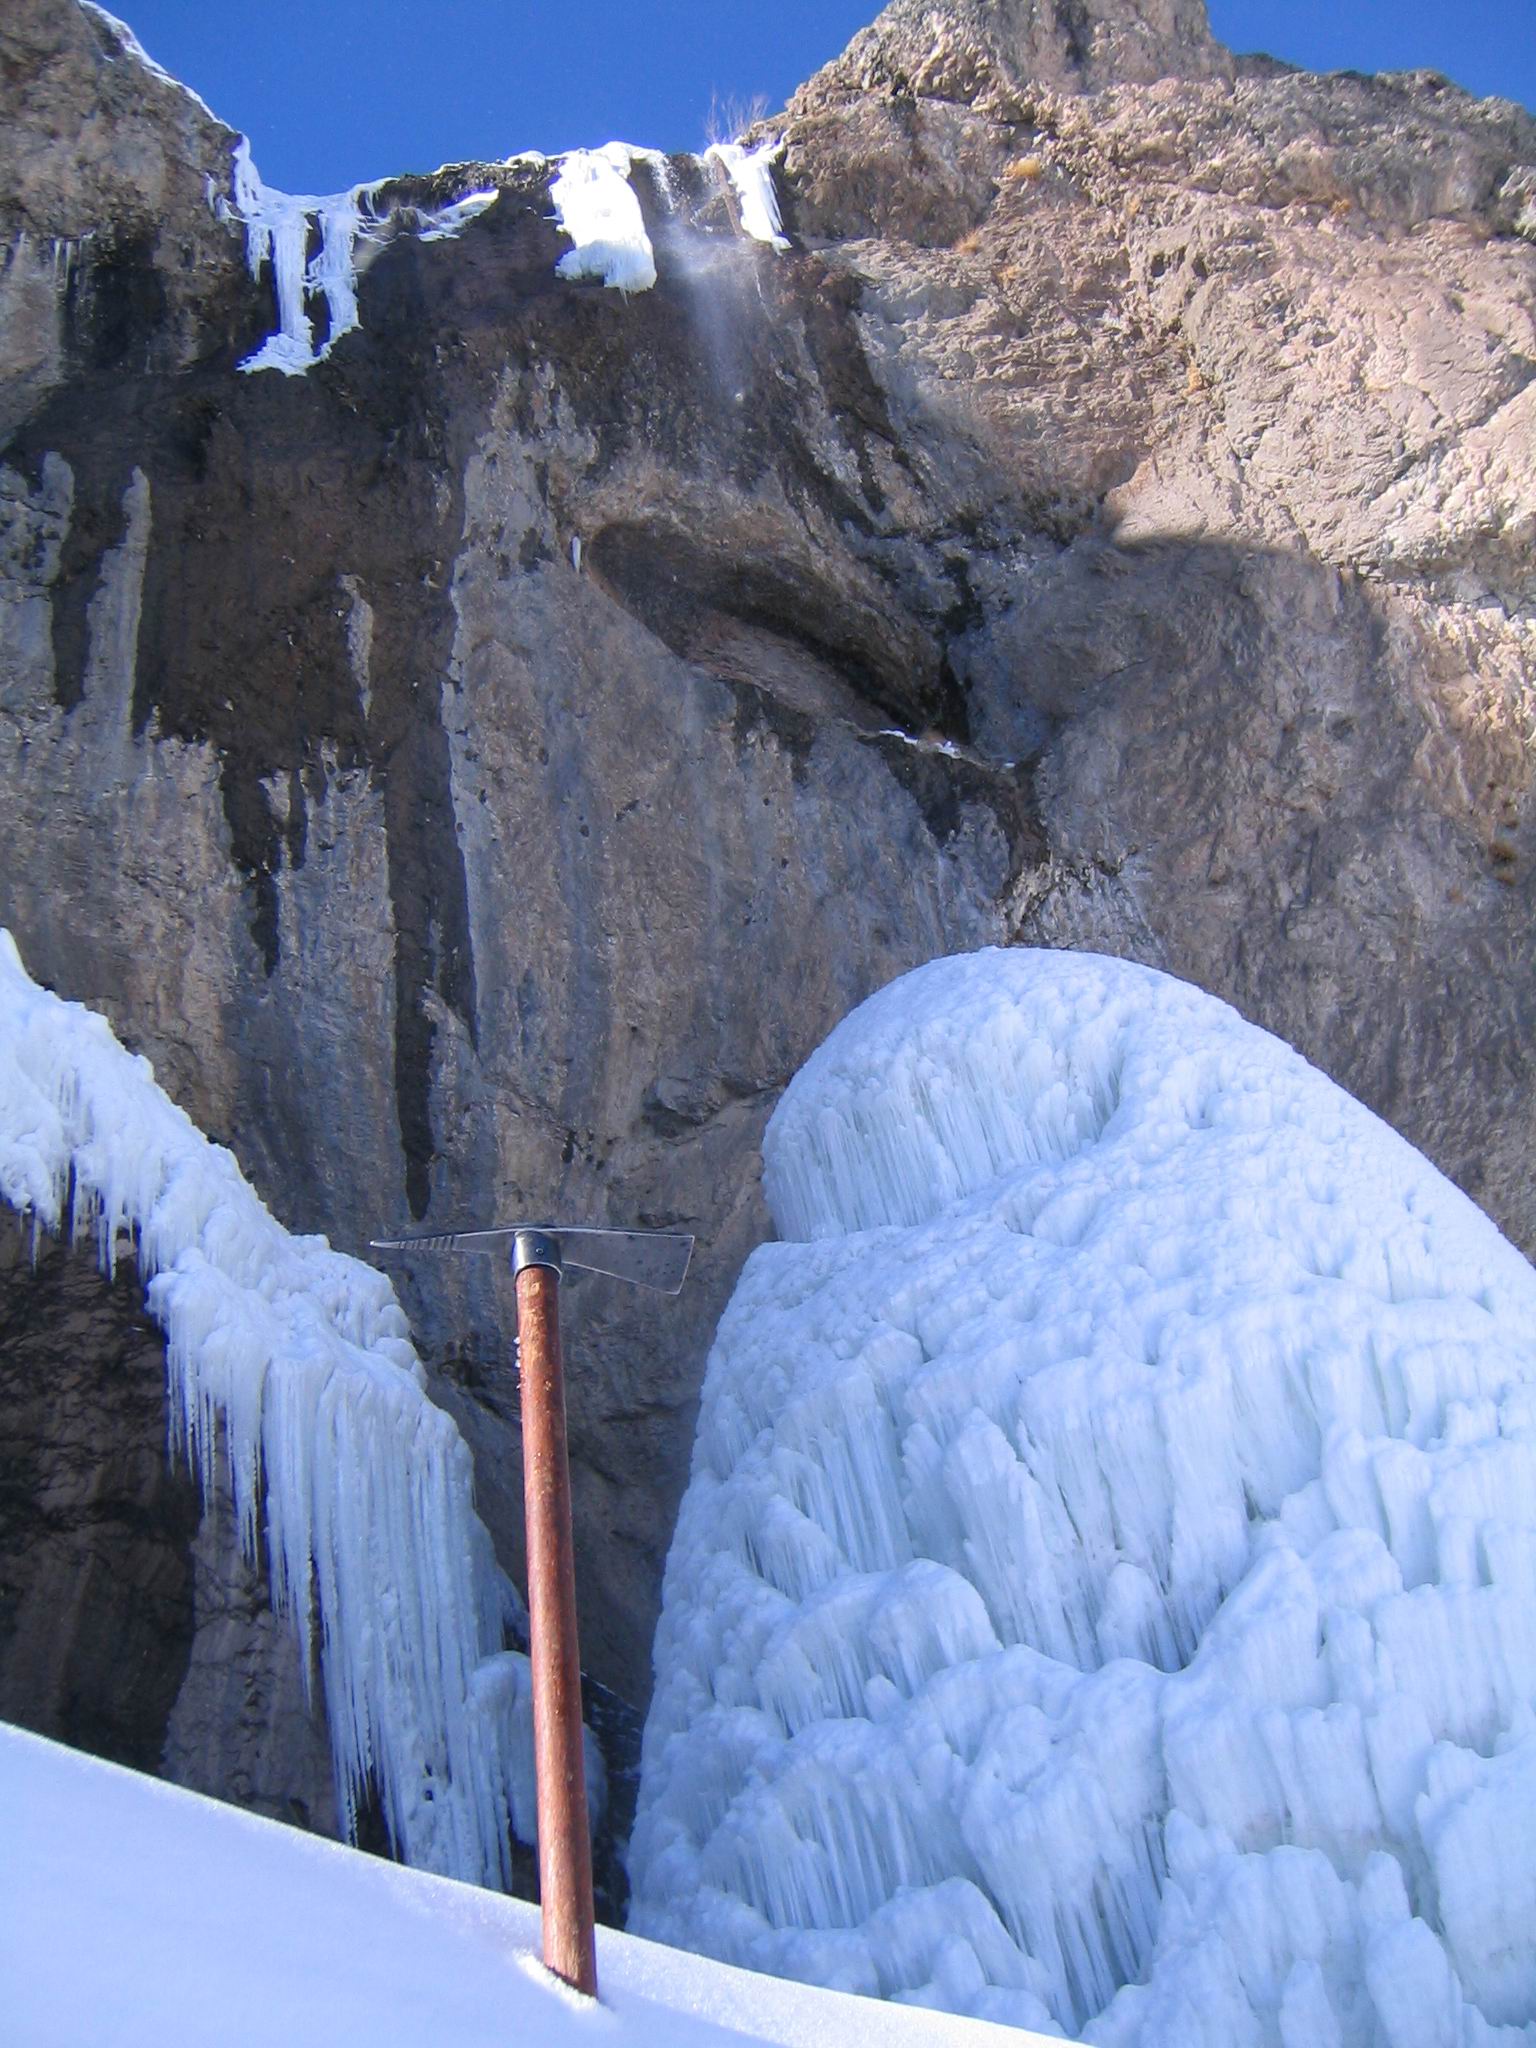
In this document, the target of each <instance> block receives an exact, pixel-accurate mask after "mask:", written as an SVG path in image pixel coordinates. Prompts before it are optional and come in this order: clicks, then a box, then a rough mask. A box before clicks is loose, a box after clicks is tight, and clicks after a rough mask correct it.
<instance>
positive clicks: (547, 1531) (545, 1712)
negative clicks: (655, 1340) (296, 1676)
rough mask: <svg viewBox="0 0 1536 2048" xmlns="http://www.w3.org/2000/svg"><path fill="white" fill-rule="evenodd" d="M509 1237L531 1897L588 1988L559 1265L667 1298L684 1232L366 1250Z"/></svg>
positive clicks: (687, 1241)
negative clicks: (534, 1781)
mask: <svg viewBox="0 0 1536 2048" xmlns="http://www.w3.org/2000/svg"><path fill="white" fill-rule="evenodd" d="M506 1243H509V1244H510V1247H511V1252H512V1271H513V1274H514V1276H515V1279H516V1285H517V1344H518V1354H519V1359H520V1363H521V1367H522V1375H521V1376H522V1403H523V1516H524V1522H525V1526H526V1530H527V1547H528V1652H529V1661H530V1663H531V1664H532V1666H533V1760H534V1770H535V1774H536V1776H537V1778H538V1807H539V1899H540V1906H541V1912H542V1918H543V1926H544V1966H545V1968H546V1969H548V1970H552V1971H553V1972H554V1974H555V1975H556V1976H557V1977H562V1978H564V1980H565V1982H566V1983H567V1984H570V1985H572V1986H573V1987H574V1988H575V1989H576V1990H577V1991H583V1992H585V1993H586V1995H587V1996H588V1997H589V1998H595V1997H596V1996H597V1949H596V1943H595V1941H594V1938H593V1932H592V1837H591V1832H590V1827H589V1823H588V1819H587V1774H586V1767H585V1763H584V1761H583V1757H582V1746H581V1745H582V1734H581V1653H580V1650H579V1648H578V1645H577V1640H576V1565H575V1553H574V1546H573V1543H572V1538H571V1468H570V1459H569V1456H568V1454H567V1451H566V1440H565V1377H564V1372H563V1369H562V1366H561V1362H560V1271H561V1267H562V1265H566V1266H576V1267H579V1268H581V1270H582V1271H584V1272H588V1273H606V1274H607V1275H608V1276H609V1277H610V1278H611V1279H614V1280H628V1281H630V1282H631V1283H632V1284H634V1285H635V1286H637V1287H653V1288H655V1289H656V1290H657V1291H658V1292H659V1293H662V1294H676V1293H677V1292H678V1290H679V1289H680V1288H681V1286H682V1284H683V1276H684V1275H685V1274H686V1273H687V1271H688V1261H689V1258H690V1257H691V1255H692V1252H693V1239H692V1238H691V1237H683V1236H678V1235H675V1234H673V1233H670V1232H665V1231H652V1230H587V1229H576V1228H567V1227H566V1226H564V1225H563V1224H548V1223H540V1224H526V1223H525V1224H518V1223H511V1224H507V1225H505V1226H504V1227H502V1228H499V1229H495V1230H444V1231H436V1232H434V1233H432V1234H431V1235H430V1236H427V1237H388V1238H375V1239H374V1240H373V1249H374V1250H375V1251H400V1252H414V1251H447V1252H456V1251H493V1250H495V1249H497V1248H498V1247H499V1246H501V1245H502V1244H506Z"/></svg>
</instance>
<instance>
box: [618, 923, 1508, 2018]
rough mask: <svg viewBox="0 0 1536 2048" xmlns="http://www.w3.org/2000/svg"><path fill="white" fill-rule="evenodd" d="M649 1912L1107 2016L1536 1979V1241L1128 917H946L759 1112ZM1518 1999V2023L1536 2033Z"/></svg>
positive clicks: (646, 1808)
mask: <svg viewBox="0 0 1536 2048" xmlns="http://www.w3.org/2000/svg"><path fill="white" fill-rule="evenodd" d="M765 1158H766V1187H767V1192H768V1196H769V1200H770V1204H771V1206H772V1208H773V1211H774V1215H775V1218H776V1220H777V1222H778V1224H779V1227H780V1229H781V1231H782V1232H783V1233H784V1234H785V1235H786V1237H788V1238H790V1239H795V1240H799V1241H797V1242H787V1243H782V1244H776V1245H768V1246H765V1247H764V1248H762V1249H761V1250H760V1251H758V1252H757V1253H755V1254H754V1255H753V1257H752V1259H751V1260H750V1261H749V1262H748V1266H747V1268H746V1271H745V1272H744V1274H743V1276H742V1279H741V1282H740V1284H739V1286H738V1289H737V1292H736V1295H735V1297H734V1298H733V1300H732V1303H731V1305H730V1307H729V1308H728V1310H727V1312H726V1315H725V1317H724V1319H723V1321H722V1323H721V1327H720V1331H719V1335H718V1338H717V1341H716V1345H715V1348H714V1351H713V1353H712V1355H711V1358H710V1361H709V1366H708V1374H707V1380H706V1385H705V1389H704V1396H703V1405H702V1411H701V1415H700V1421H699V1433H698V1439H697V1445H696V1450H695V1457H694V1467H693V1474H692V1478H691V1481H690V1485H689V1489H688V1493H687V1496H686V1498H685V1501H684V1504H683V1508H682V1512H681V1516H680V1519H679V1524H678V1530H677V1536H676V1540H675V1542H674V1546H673V1550H672V1554H671V1557H670V1560H669V1564H668V1569H667V1578H666V1587H665V1596H664V1611H663V1615H662V1620H661V1625H660V1629H659V1632H658V1637H657V1649H656V1670H657V1687H656V1695H655V1700H654V1704H653V1707H652V1711H651V1716H650V1721H649V1724H648V1727H647V1731H646V1738H645V1751H644V1764H643V1782H642V1790H641V1806H640V1813H639V1817H638V1820H637V1823H636V1828H635V1834H634V1841H633V1850H632V1856H631V1876H632V1880H633V1884H634V1897H635V1905H634V1909H633V1918H632V1924H633V1926H634V1927H635V1928H636V1930H637V1931H638V1932H641V1933H644V1934H647V1935H650V1936H653V1937H655V1938H660V1939H664V1940H668V1941H673V1942H676V1943H679V1944H684V1945H689V1946H693V1947H696V1948H699V1949H701V1950H703V1951H704V1952H706V1953H709V1954H713V1955H717V1956H720V1957H724V1958H727V1959H730V1960H733V1961H736V1962H741V1963H747V1964H749V1965H750V1966H752V1967H754V1968H762V1969H771V1970H777V1971H782V1972H784V1973H785V1974H788V1975H793V1976H798V1977H802V1978H806V1979H809V1980H811V1981H814V1982H818V1983H823V1984H835V1985H838V1986H841V1987H842V1988H845V1989H856V1990H863V1991H868V1992H872V1993H876V1994H878V1995H881V1996H884V1997H888V1998H898V1999H903V2000H907V2001H912V2002H916V2003H920V2004H925V2005H941V2006H944V2007H947V2008H949V2009H951V2010H956V2011H962V2012H968V2013H974V2014H978V2015H984V2016H987V2017H990V2018H995V2019H1008V2020H1014V2021H1019V2022H1023V2023H1025V2024H1031V2023H1032V2024H1035V2025H1048V2024H1052V2023H1054V2024H1056V2025H1060V2026H1064V2027H1067V2028H1068V2029H1070V2030H1073V2031H1078V2030H1081V2031H1083V2032H1085V2034H1086V2037H1087V2038H1088V2039H1089V2040H1091V2041H1093V2042H1095V2043H1100V2044H1104V2048H1132V2044H1139V2048H1202V2044H1209V2048H1232V2044H1234V2043H1243V2044H1247V2043H1252V2044H1255V2048H1258V2044H1263V2048H1299V2044H1301V2043H1303V2042H1306V2043H1308V2044H1322V2043H1331V2044H1340V2048H1441V2044H1444V2048H1450V2044H1453V2043H1454V2044H1459V2048H1470V2044H1478V2048H1483V2044H1492V2043H1494V2042H1501V2041H1502V2042H1508V2043H1513V2042H1514V2041H1516V2040H1519V2041H1527V2040H1528V2039H1529V2035H1528V2033H1527V2032H1526V2031H1524V2030H1525V2029H1527V2028H1528V2026H1529V2023H1531V2022H1532V2021H1533V2019H1536V1712H1533V1706H1536V1274H1533V1272H1532V1270H1531V1268H1530V1267H1529V1266H1528V1265H1527V1264H1526V1262H1525V1261H1524V1260H1523V1259H1522V1258H1521V1257H1520V1256H1519V1255H1518V1254H1517V1253H1516V1252H1515V1251H1514V1250H1513V1248H1512V1247H1511V1246H1509V1245H1508V1244H1507V1243H1506V1242H1505V1241H1504V1240H1503V1239H1502V1238H1501V1237H1500V1236H1499V1234H1498V1232H1497V1231H1496V1230H1495V1229H1494V1228H1493V1226H1492V1225H1491V1224H1490V1223H1489V1222H1488V1221H1487V1219H1486V1218H1484V1217H1483V1216H1482V1215H1481V1214H1480V1213H1479V1212H1478V1211H1477V1210H1476V1209H1475V1208H1474V1207H1473V1206H1472V1204H1471V1203H1470V1202H1468V1201H1467V1200H1466V1198H1465V1197H1464V1196H1462V1195H1461V1194H1460V1193H1459V1192H1458V1191H1457V1190H1456V1189H1455V1188H1453V1187H1452V1186H1451V1185H1450V1183H1449V1182H1447V1181H1446V1180H1444V1179H1443V1178H1442V1177H1441V1176H1440V1175H1439V1174H1438V1173H1436V1172H1435V1171H1434V1169H1433V1168H1432V1167H1430V1166H1429V1165H1428V1164H1427V1162H1426V1161H1425V1160H1423V1159H1422V1158H1421V1157H1420V1156H1419V1155H1418V1154H1417V1153H1415V1152H1414V1151H1413V1150H1412V1148H1411V1147H1409V1146H1408V1145H1407V1144H1405V1143H1404V1142H1403V1140H1402V1139H1400V1138H1398V1137H1397V1136H1396V1135H1395V1134H1394V1133H1392V1132H1391V1131H1389V1130H1388V1129H1387V1128H1386V1127H1385V1126H1384V1125H1382V1124H1381V1123H1379V1122H1378V1121H1377V1120H1376V1119H1375V1118H1374V1117H1372V1116H1371V1115H1370V1114H1369V1113H1368V1112H1367V1111H1365V1110H1364V1109H1362V1108H1361V1107H1360V1106H1359V1105H1358V1104H1357V1103H1355V1102H1353V1101H1352V1100H1350V1098H1348V1097H1347V1096H1346V1095H1344V1094H1343V1092H1342V1091H1341V1090H1339V1089H1338V1088H1336V1087H1335V1086H1334V1085H1333V1084H1332V1083H1331V1082H1329V1081H1328V1080H1327V1079H1326V1078H1325V1077H1324V1076H1323V1075H1321V1074H1319V1073H1317V1072H1316V1071H1315V1070H1314V1069H1312V1068H1311V1067H1309V1066H1308V1065H1307V1064H1306V1063H1305V1062H1304V1061H1303V1060H1301V1059H1300V1058H1299V1057H1298V1056H1297V1055H1296V1054H1295V1053H1293V1052H1291V1051H1290V1050H1289V1049H1288V1048H1287V1047H1285V1046H1283V1045H1282V1044H1280V1043H1279V1042H1278V1041H1277V1040H1275V1039H1273V1038H1271V1037H1269V1036H1268V1035H1267V1034H1265V1033H1263V1032H1261V1031H1258V1030H1256V1029H1254V1028H1253V1027H1251V1026H1249V1025H1247V1024H1245V1023H1244V1022H1243V1021H1242V1020H1241V1019H1240V1018H1239V1017H1238V1016H1236V1014H1235V1013H1234V1012H1232V1011H1231V1010H1230V1009H1228V1008H1227V1007H1226V1006H1225V1005H1223V1004H1221V1003H1219V1002H1216V1001H1214V1000H1213V999H1212V998H1210V997H1207V996H1204V995H1202V994H1200V993H1199V992H1198V991H1196V990H1194V989H1192V988H1189V987H1186V986H1185V985H1183V984H1181V983H1179V982H1176V981H1173V980H1171V979H1170V978H1168V977H1166V976H1163V975H1159V974H1156V973H1153V972H1152V971H1150V970H1148V969H1145V968H1140V967H1136V966H1132V965H1129V964H1127V963H1124V962H1118V961H1110V960H1101V959H1096V958H1093V957H1090V956H1081V955H1068V954H1061V953H1036V952H1025V951H1015V952H1008V953H997V952H989V953H981V954H977V955H973V956H969V957H967V958H963V959H957V960H947V961H940V962H936V963H934V964H933V965H931V966H929V967H926V968H922V969H920V970H918V972H917V973H915V974H912V975H910V976H907V977H906V978H905V979H903V980H902V981H899V982H897V983H895V984H893V985H892V986H891V987H889V988H887V989H886V990H884V991H883V992H882V993H881V994H879V995H877V996H876V997H874V998H872V999H871V1001H870V1002H868V1003H867V1004H865V1005H864V1006H863V1008H862V1009H860V1010H859V1011H857V1012H856V1013H855V1014H854V1015H853V1016H852V1017H850V1018H849V1019H848V1020H847V1021H846V1022H845V1023H844V1024H842V1025H841V1026H840V1027H839V1028H838V1030H837V1031H836V1032H834V1033H833V1035H832V1036H831V1038H830V1039H829V1040H828V1041H827V1043H826V1044H825V1045H824V1046H823V1047H822V1049H821V1050H820V1051H819V1052H818V1053H816V1054H815V1055H814V1056H813V1057H812V1059H811V1060H810V1061H809V1062H808V1063H807V1065H806V1067H805V1068H804V1070H803V1071H802V1072H801V1074H800V1075H799V1076H798V1077H797V1078H796V1080H795V1081H794V1082H793V1083H792V1085H791V1087H790V1089H789V1090H788V1092H787V1093H786V1095H785V1097H784V1099H783V1101H782V1103H781V1105H780V1107H779V1109H778V1110H777V1112H776V1113H775V1116H774V1118H773V1120H772V1123H771V1124H770V1127H769V1131H768V1136H767V1140H766V1143H765ZM1516 2030H1520V2031H1516Z"/></svg>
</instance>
